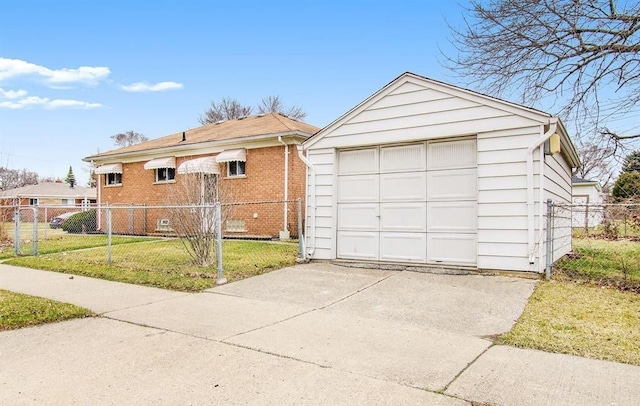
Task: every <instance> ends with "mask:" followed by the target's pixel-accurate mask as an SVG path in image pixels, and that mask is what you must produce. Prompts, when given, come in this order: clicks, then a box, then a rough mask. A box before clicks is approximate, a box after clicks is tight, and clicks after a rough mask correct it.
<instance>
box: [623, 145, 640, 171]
mask: <svg viewBox="0 0 640 406" xmlns="http://www.w3.org/2000/svg"><path fill="white" fill-rule="evenodd" d="M622 172H640V150H636V151H633V152H632V153H630V154H629V155H627V156H626V157H624V162H623V163H622Z"/></svg>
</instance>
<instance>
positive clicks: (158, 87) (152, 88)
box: [120, 82, 183, 93]
mask: <svg viewBox="0 0 640 406" xmlns="http://www.w3.org/2000/svg"><path fill="white" fill-rule="evenodd" d="M182 87H183V85H182V83H178V82H159V83H156V84H155V85H152V84H149V83H145V82H136V83H132V84H130V85H121V86H120V88H121V89H122V90H124V91H125V92H133V93H140V92H162V91H164V90H177V89H182Z"/></svg>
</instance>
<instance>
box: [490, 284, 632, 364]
mask: <svg viewBox="0 0 640 406" xmlns="http://www.w3.org/2000/svg"><path fill="white" fill-rule="evenodd" d="M499 342H500V343H502V344H507V345H512V346H516V347H523V348H533V349H538V350H542V351H548V352H556V353H563V354H572V355H578V356H581V357H588V358H595V359H601V360H607V361H616V362H624V363H627V364H634V365H640V295H638V294H636V293H632V292H622V291H618V290H616V289H609V288H603V287H598V286H593V285H585V284H578V283H575V282H555V281H551V282H541V283H539V284H538V286H537V287H536V290H535V292H534V293H533V295H532V296H531V298H530V299H529V302H528V304H527V306H526V308H525V310H524V312H523V314H522V316H521V317H520V319H519V320H518V322H517V323H516V325H515V326H514V328H513V329H512V330H511V331H509V332H508V333H506V334H505V335H503V336H502V337H501V338H500V339H499Z"/></svg>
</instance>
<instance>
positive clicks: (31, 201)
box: [29, 198, 38, 206]
mask: <svg viewBox="0 0 640 406" xmlns="http://www.w3.org/2000/svg"><path fill="white" fill-rule="evenodd" d="M37 205H38V198H32V199H29V206H37Z"/></svg>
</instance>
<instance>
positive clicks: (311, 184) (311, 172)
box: [298, 145, 316, 257]
mask: <svg viewBox="0 0 640 406" xmlns="http://www.w3.org/2000/svg"><path fill="white" fill-rule="evenodd" d="M298 157H299V158H300V160H301V161H302V162H303V163H304V164H305V165H306V167H307V170H308V176H307V182H308V183H307V190H308V191H309V193H308V199H309V200H310V201H308V202H307V204H306V206H307V207H309V209H311V213H309V215H308V216H307V213H306V211H307V210H306V208H305V217H306V218H308V219H309V223H310V224H309V234H311V236H307V238H308V239H309V241H310V247H309V249H308V250H306V255H307V256H308V257H312V256H313V254H314V252H315V251H316V230H315V227H316V190H315V188H316V171H315V168H314V167H313V164H312V163H311V161H309V160H308V159H307V157H306V156H304V154H303V153H302V145H298ZM305 193H306V192H305Z"/></svg>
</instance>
